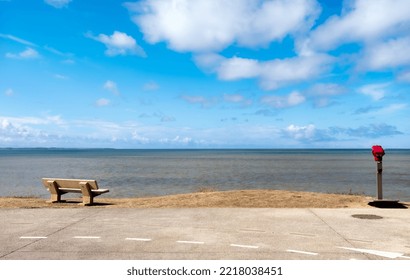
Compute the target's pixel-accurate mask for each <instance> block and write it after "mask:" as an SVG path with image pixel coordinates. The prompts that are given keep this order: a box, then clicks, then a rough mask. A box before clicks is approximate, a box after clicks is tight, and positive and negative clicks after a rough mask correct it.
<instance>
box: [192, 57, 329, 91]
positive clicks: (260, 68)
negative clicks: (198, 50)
mask: <svg viewBox="0 0 410 280" xmlns="http://www.w3.org/2000/svg"><path fill="white" fill-rule="evenodd" d="M333 61H334V58H333V57H331V56H328V55H325V54H317V55H312V56H298V57H292V58H284V59H274V60H269V61H258V60H256V59H247V58H240V57H233V58H230V59H229V58H223V57H222V56H214V55H210V56H209V55H203V56H199V57H197V59H196V63H197V65H198V66H200V67H204V68H206V70H208V71H213V72H216V73H217V75H218V78H219V79H221V80H224V81H232V80H239V79H247V78H248V79H249V78H256V79H258V80H259V84H260V86H261V87H262V88H263V89H265V90H273V89H276V88H278V87H281V86H283V85H287V84H291V83H298V82H301V81H306V80H311V79H314V78H317V77H318V76H320V75H321V74H323V73H325V72H326V71H327V70H328V69H329V68H330V67H331V64H332V62H333ZM207 63H208V64H207Z"/></svg>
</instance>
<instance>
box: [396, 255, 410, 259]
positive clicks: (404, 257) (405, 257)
mask: <svg viewBox="0 0 410 280" xmlns="http://www.w3.org/2000/svg"><path fill="white" fill-rule="evenodd" d="M399 258H403V259H410V257H407V256H401V257H399Z"/></svg>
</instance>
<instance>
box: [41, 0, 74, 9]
mask: <svg viewBox="0 0 410 280" xmlns="http://www.w3.org/2000/svg"><path fill="white" fill-rule="evenodd" d="M71 1H72V0H44V2H45V3H46V4H48V5H50V6H53V7H54V8H57V9H61V8H64V7H67V6H68V4H69V3H70V2H71Z"/></svg>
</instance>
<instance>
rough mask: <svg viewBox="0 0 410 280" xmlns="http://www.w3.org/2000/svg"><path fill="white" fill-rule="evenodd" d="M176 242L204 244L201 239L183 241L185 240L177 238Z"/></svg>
mask: <svg viewBox="0 0 410 280" xmlns="http://www.w3.org/2000/svg"><path fill="white" fill-rule="evenodd" d="M177 243H186V244H204V243H205V242H202V241H185V240H178V241H177Z"/></svg>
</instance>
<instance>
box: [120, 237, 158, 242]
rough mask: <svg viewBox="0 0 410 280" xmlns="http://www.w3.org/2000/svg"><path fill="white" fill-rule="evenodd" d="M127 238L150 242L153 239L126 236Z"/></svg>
mask: <svg viewBox="0 0 410 280" xmlns="http://www.w3.org/2000/svg"><path fill="white" fill-rule="evenodd" d="M125 240H132V241H142V242H148V241H151V240H152V239H149V238H133V237H127V238H125Z"/></svg>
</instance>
